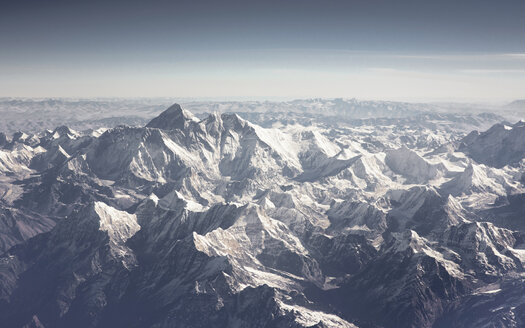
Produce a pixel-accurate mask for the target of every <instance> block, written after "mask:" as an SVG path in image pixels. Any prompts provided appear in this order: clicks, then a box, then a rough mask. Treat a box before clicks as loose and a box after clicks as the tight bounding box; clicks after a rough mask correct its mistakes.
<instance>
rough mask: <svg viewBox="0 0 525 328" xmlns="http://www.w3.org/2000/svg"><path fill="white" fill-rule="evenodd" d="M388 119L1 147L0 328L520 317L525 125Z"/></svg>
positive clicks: (148, 131) (207, 125) (93, 134)
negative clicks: (524, 134)
mask: <svg viewBox="0 0 525 328" xmlns="http://www.w3.org/2000/svg"><path fill="white" fill-rule="evenodd" d="M380 108H382V107H380ZM253 112H255V111H253ZM382 112H385V113H386V112H387V111H386V110H384V111H383V109H382V111H381V112H376V114H377V115H378V116H377V117H375V118H374V119H362V118H360V119H359V120H353V119H352V120H350V119H348V120H344V119H341V120H340V122H336V121H333V120H331V119H327V117H326V116H322V117H321V116H319V117H317V118H318V120H316V116H315V115H313V113H312V112H310V111H304V112H296V113H290V116H288V117H287V119H283V120H281V121H279V122H278V124H277V123H276V121H275V117H274V118H271V117H270V116H265V115H269V114H268V113H266V114H264V113H263V112H261V113H260V115H259V114H258V115H255V114H253V113H252V114H253V115H255V116H254V117H256V118H257V120H258V122H259V123H261V124H262V125H264V126H265V127H264V128H263V127H261V125H258V124H254V123H251V122H249V121H247V120H245V119H243V118H242V117H241V116H239V115H237V114H232V113H219V112H215V113H213V114H210V115H207V116H201V118H200V119H199V118H197V117H195V116H193V114H191V113H190V112H189V111H187V110H185V109H183V108H181V106H179V105H177V104H175V105H173V106H171V107H169V108H168V109H167V110H165V111H164V112H162V113H161V114H160V115H159V116H157V117H155V118H154V119H152V120H151V121H150V122H149V123H147V124H146V125H145V126H144V127H136V126H135V127H128V126H118V127H115V128H111V129H107V130H95V131H93V130H89V131H83V132H78V131H75V130H73V129H70V128H67V127H64V126H62V127H59V128H56V129H55V130H48V131H44V132H41V133H38V134H34V135H30V134H24V133H17V134H15V135H13V136H4V137H3V139H0V172H1V176H0V195H2V198H1V200H0V206H1V207H0V322H2V325H5V326H6V327H47V328H49V327H472V326H473V323H475V326H486V327H522V326H524V325H525V317H524V316H523V313H524V311H523V309H524V307H525V298H523V297H522V294H523V293H522V292H521V291H522V289H523V288H521V287H520V286H522V284H523V279H525V278H524V277H525V269H524V265H525V243H524V241H525V240H524V232H525V230H524V227H525V224H524V223H523V222H522V221H523V218H524V215H525V213H524V212H523V211H524V208H523V206H522V204H521V201H520V200H523V199H524V197H525V187H524V185H523V181H524V179H523V174H524V172H525V169H524V168H525V165H524V164H523V163H524V162H523V158H524V157H525V144H524V143H523V142H522V141H523V138H521V132H522V131H521V129H522V124H521V123H517V124H515V125H512V126H511V125H503V124H497V125H494V126H493V127H492V128H490V129H489V130H487V131H486V132H481V133H479V132H472V133H470V134H468V135H467V133H468V132H470V131H467V130H469V129H474V128H475V127H476V126H478V127H479V126H485V125H488V124H489V123H490V124H492V123H495V120H496V119H497V117H494V116H486V115H474V114H473V115H472V116H471V118H473V121H472V122H475V125H476V126H474V125H472V124H471V123H469V122H470V121H469V120H468V119H465V120H464V122H463V123H462V124H463V125H462V127H461V128H452V127H451V126H453V123H454V122H456V121H457V120H460V119H461V117H463V119H464V118H465V117H464V116H461V115H459V114H458V115H456V114H451V113H448V114H447V115H438V116H428V115H430V114H428V115H427V114H425V115H422V114H421V113H420V112H414V113H412V112H410V111H406V112H400V114H399V115H398V116H399V117H397V116H396V117H392V115H390V116H384V115H386V114H384V113H383V114H381V113H382ZM356 113H357V109H356V111H355V113H354V112H352V115H354V114H355V115H357V114H356ZM401 114H402V115H401ZM312 115H313V116H312ZM323 115H324V114H323ZM349 115H350V114H349ZM381 115H383V116H381ZM474 118H475V120H474ZM467 127H468V128H469V129H467Z"/></svg>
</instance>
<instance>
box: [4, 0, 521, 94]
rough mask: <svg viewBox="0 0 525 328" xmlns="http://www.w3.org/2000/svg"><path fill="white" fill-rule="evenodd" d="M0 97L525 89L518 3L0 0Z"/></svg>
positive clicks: (510, 91)
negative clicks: (0, 0)
mask: <svg viewBox="0 0 525 328" xmlns="http://www.w3.org/2000/svg"><path fill="white" fill-rule="evenodd" d="M0 96H5V97H9V96H14V97H92V96H101V97H112V96H119V97H130V96H132V97H155V96H170V97H221V98H238V97H244V98H250V97H254V98H255V97H256V98H265V97H289V98H298V97H357V98H372V99H403V100H411V99H413V100H416V99H417V100H423V99H428V100H490V101H500V100H510V99H513V98H525V1H524V0H492V1H486V0H476V1H474V0H472V1H471V0H463V1H462V0H442V1H431V0H417V1H415V0H414V1H412V0H396V1H394V0H388V1H387V0H359V1H354V0H347V1H342V0H337V1H331V0H322V1H321V0H319V1H313V0H303V1H298V0H280V1H273V0H270V1H268V0H267V1H219V0H202V1H199V0H192V1H136V0H127V1H109V0H107V1H97V0H95V1H93V0H92V1H74V0H69V1H53V0H47V1H44V0H35V1H26V0H16V1H9V2H7V1H3V2H2V3H1V6H0Z"/></svg>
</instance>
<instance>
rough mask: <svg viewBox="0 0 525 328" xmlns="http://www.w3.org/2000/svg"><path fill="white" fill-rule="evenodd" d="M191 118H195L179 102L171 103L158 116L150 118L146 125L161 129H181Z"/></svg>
mask: <svg viewBox="0 0 525 328" xmlns="http://www.w3.org/2000/svg"><path fill="white" fill-rule="evenodd" d="M193 120H195V117H194V116H193V114H192V113H190V112H188V111H187V110H185V109H182V107H181V106H180V105H179V104H173V105H172V106H170V107H169V108H168V109H166V110H165V111H163V112H162V113H161V114H160V115H159V116H157V117H155V118H154V119H152V120H151V121H150V122H149V123H148V124H147V125H146V127H148V128H157V129H163V130H175V129H179V130H183V129H184V128H185V127H186V126H187V124H188V123H189V122H191V121H193Z"/></svg>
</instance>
